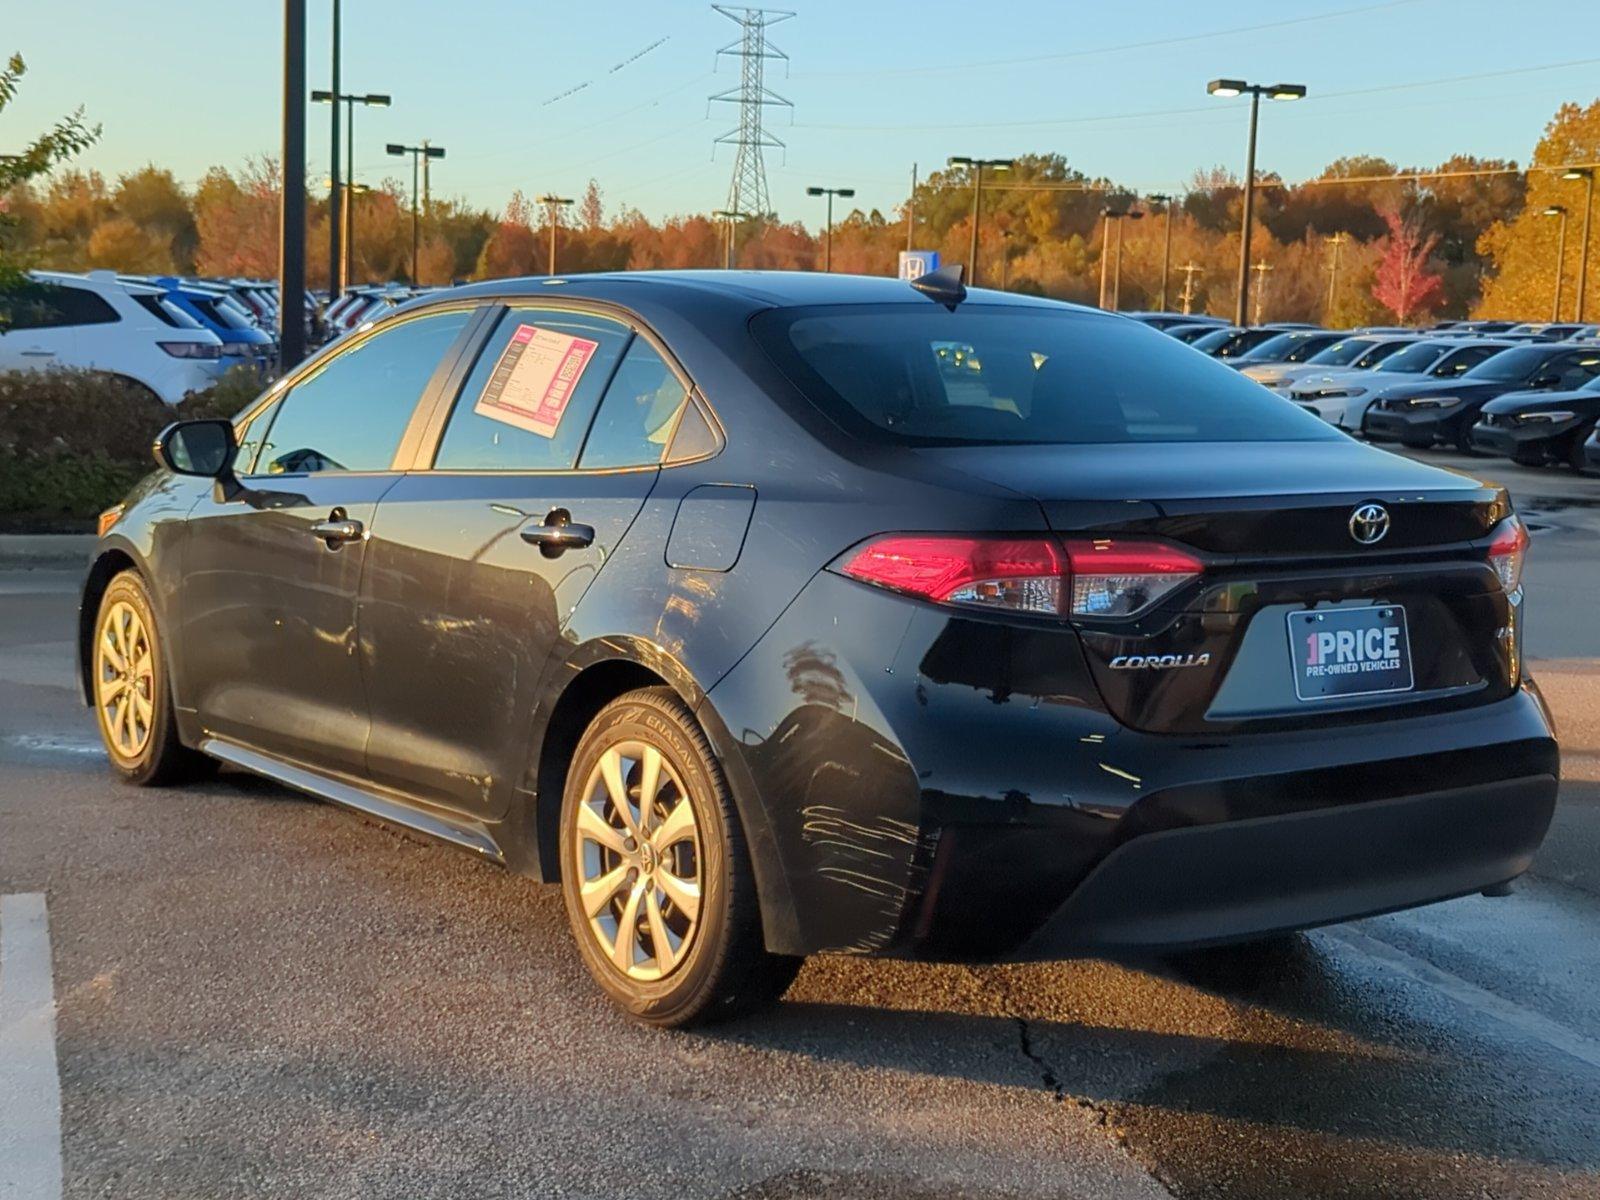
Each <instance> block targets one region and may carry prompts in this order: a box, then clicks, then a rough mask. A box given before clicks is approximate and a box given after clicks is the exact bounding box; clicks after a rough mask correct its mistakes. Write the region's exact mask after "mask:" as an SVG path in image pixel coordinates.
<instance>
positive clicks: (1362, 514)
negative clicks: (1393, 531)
mask: <svg viewBox="0 0 1600 1200" xmlns="http://www.w3.org/2000/svg"><path fill="white" fill-rule="evenodd" d="M1388 532H1389V510H1388V509H1387V508H1385V507H1384V506H1383V505H1381V504H1363V505H1361V506H1360V507H1359V508H1357V509H1356V510H1355V511H1354V512H1352V513H1351V514H1350V536H1351V537H1353V538H1355V540H1356V541H1358V542H1360V543H1361V544H1362V545H1363V546H1373V545H1376V544H1377V543H1379V542H1381V541H1383V539H1384V536H1385V535H1386V534H1388Z"/></svg>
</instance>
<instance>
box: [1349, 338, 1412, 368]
mask: <svg viewBox="0 0 1600 1200" xmlns="http://www.w3.org/2000/svg"><path fill="white" fill-rule="evenodd" d="M1410 344H1411V343H1409V342H1379V343H1378V344H1377V345H1376V346H1373V347H1372V348H1371V349H1369V350H1368V351H1366V352H1365V353H1364V354H1362V355H1361V356H1360V357H1358V358H1357V359H1356V360H1355V362H1353V363H1351V364H1350V365H1351V366H1352V367H1354V368H1355V369H1356V370H1358V371H1370V370H1371V369H1372V368H1373V367H1375V366H1377V365H1378V364H1379V363H1381V362H1382V361H1383V360H1384V359H1386V358H1388V357H1389V356H1390V355H1392V354H1398V353H1399V352H1400V351H1401V350H1403V349H1404V348H1405V347H1406V346H1408V345H1410Z"/></svg>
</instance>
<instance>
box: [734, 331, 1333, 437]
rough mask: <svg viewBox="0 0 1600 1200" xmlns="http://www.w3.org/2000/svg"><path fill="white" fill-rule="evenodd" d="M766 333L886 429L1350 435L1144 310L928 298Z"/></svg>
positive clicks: (832, 409)
mask: <svg viewBox="0 0 1600 1200" xmlns="http://www.w3.org/2000/svg"><path fill="white" fill-rule="evenodd" d="M751 329H752V331H753V333H754V335H755V337H756V338H757V340H758V341H759V342H760V343H761V344H762V345H763V346H764V347H765V348H766V350H767V352H768V353H769V354H771V355H772V357H773V358H774V359H775V360H776V361H777V363H778V364H779V366H780V367H782V368H783V370H784V371H785V373H787V374H788V375H789V376H790V378H791V379H793V380H794V381H795V383H796V384H797V385H798V386H799V387H800V388H801V389H802V390H803V391H804V392H805V393H806V394H807V395H808V396H809V397H810V398H811V400H812V401H813V402H814V403H815V404H816V405H817V406H818V407H819V408H821V409H822V410H823V411H824V412H826V413H827V414H828V415H829V416H830V417H832V418H833V419H834V420H835V421H836V422H837V423H838V424H839V425H841V426H842V427H843V428H845V429H846V430H847V431H848V432H851V433H853V434H856V435H858V436H861V437H865V438H870V439H872V440H875V441H880V442H885V441H886V442H891V443H900V444H913V445H914V444H931V445H940V444H943V445H964V444H975V443H1024V444H1027V443H1034V444H1053V443H1085V442H1209V441H1327V440H1331V439H1334V438H1338V437H1340V436H1342V435H1341V434H1339V433H1337V432H1336V431H1334V430H1333V429H1332V428H1331V427H1330V426H1328V425H1326V424H1324V423H1323V422H1322V421H1320V420H1319V419H1318V418H1316V417H1315V416H1311V415H1309V414H1307V413H1304V412H1302V411H1301V410H1300V409H1299V408H1298V407H1296V406H1295V405H1293V404H1290V403H1288V402H1286V401H1284V400H1283V399H1281V398H1279V397H1277V396H1274V395H1273V394H1272V393H1271V392H1269V391H1267V390H1266V389H1265V388H1263V387H1261V386H1260V385H1259V384H1257V383H1255V382H1254V381H1252V380H1250V379H1246V378H1245V377H1244V376H1242V375H1240V374H1239V372H1237V371H1235V370H1233V369H1232V368H1231V367H1227V366H1224V365H1223V364H1221V363H1218V362H1214V361H1210V360H1208V359H1207V358H1205V357H1204V356H1202V355H1197V354H1195V353H1194V352H1193V351H1191V350H1189V349H1188V348H1186V347H1185V346H1183V345H1181V344H1180V343H1178V342H1175V341H1173V340H1172V339H1171V338H1169V337H1167V336H1165V335H1164V334H1160V333H1157V332H1155V331H1153V330H1151V329H1147V328H1146V327H1144V326H1143V325H1140V324H1138V323H1137V322H1134V321H1125V320H1121V319H1119V318H1115V317H1108V316H1098V315H1094V314H1090V313H1084V312H1078V311H1072V310H1066V309H1063V310H1059V311H1052V310H1050V309H1033V308H1022V307H1020V306H1019V307H1009V306H985V305H972V306H967V305H963V306H961V307H959V308H957V309H956V311H954V312H949V311H947V310H945V309H943V308H941V307H938V306H935V305H932V304H929V305H928V306H927V307H925V308H924V307H921V306H913V305H881V306H867V305H851V306H839V307H830V308H811V309H804V308H802V309H775V310H771V311H769V312H766V313H763V314H761V315H760V316H758V317H757V318H756V319H755V320H754V321H753V322H752V324H751Z"/></svg>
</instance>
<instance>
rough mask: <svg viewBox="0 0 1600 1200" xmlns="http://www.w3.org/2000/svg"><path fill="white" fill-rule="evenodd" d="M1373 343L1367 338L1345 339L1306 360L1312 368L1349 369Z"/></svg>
mask: <svg viewBox="0 0 1600 1200" xmlns="http://www.w3.org/2000/svg"><path fill="white" fill-rule="evenodd" d="M1372 345H1373V344H1372V342H1371V341H1369V340H1367V339H1366V338H1343V339H1341V340H1339V341H1337V342H1335V343H1334V344H1333V345H1331V346H1329V347H1327V348H1326V349H1324V350H1320V351H1318V352H1317V353H1316V354H1313V355H1312V356H1311V357H1310V358H1308V359H1307V360H1306V365H1307V366H1312V367H1348V366H1349V365H1350V364H1351V363H1353V362H1355V361H1356V359H1358V358H1360V357H1361V356H1362V355H1363V354H1365V353H1366V352H1367V351H1368V350H1371V349H1372Z"/></svg>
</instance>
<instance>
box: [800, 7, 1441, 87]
mask: <svg viewBox="0 0 1600 1200" xmlns="http://www.w3.org/2000/svg"><path fill="white" fill-rule="evenodd" d="M1415 3H1417V0H1384V2H1383V3H1380V4H1364V5H1361V6H1360V7H1358V8H1345V9H1339V10H1337V11H1335V12H1329V13H1316V14H1313V15H1311V16H1304V17H1290V18H1287V19H1285V20H1282V21H1266V22H1263V23H1261V24H1257V25H1241V26H1238V27H1236V28H1233V29H1217V30H1213V31H1212V32H1210V33H1191V34H1186V35H1183V36H1181V37H1170V38H1154V39H1152V40H1150V41H1143V42H1124V43H1123V44H1121V45H1117V46H1100V47H1096V48H1095V49H1092V50H1069V51H1064V52H1062V53H1059V54H1033V55H1028V56H1026V57H1023V58H992V59H988V60H985V61H980V62H967V63H945V64H942V65H938V66H923V67H890V68H887V69H885V68H883V67H878V66H872V67H861V68H857V69H855V70H846V71H809V72H806V73H805V74H803V75H801V76H799V77H798V78H801V79H837V78H841V77H845V76H853V75H871V76H872V77H873V78H874V79H880V78H882V77H884V76H886V75H934V74H940V73H943V72H948V71H980V70H986V69H988V68H990V67H1016V66H1025V65H1028V64H1031V63H1042V62H1064V61H1067V60H1069V59H1074V58H1100V57H1102V56H1104V55H1107V54H1121V53H1124V52H1126V51H1130V50H1152V49H1155V48H1156V47H1159V46H1177V45H1184V44H1187V43H1191V42H1203V41H1209V40H1211V39H1213V38H1223V37H1238V36H1239V35H1240V34H1244V33H1260V32H1264V31H1266V30H1269V29H1284V28H1287V27H1289V26H1291V25H1304V24H1306V23H1307V22H1310V21H1329V20H1333V19H1335V18H1338V17H1350V16H1357V15H1359V14H1361V13H1370V12H1378V11H1380V10H1382V9H1387V8H1399V7H1401V6H1402V5H1406V4H1415Z"/></svg>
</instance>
